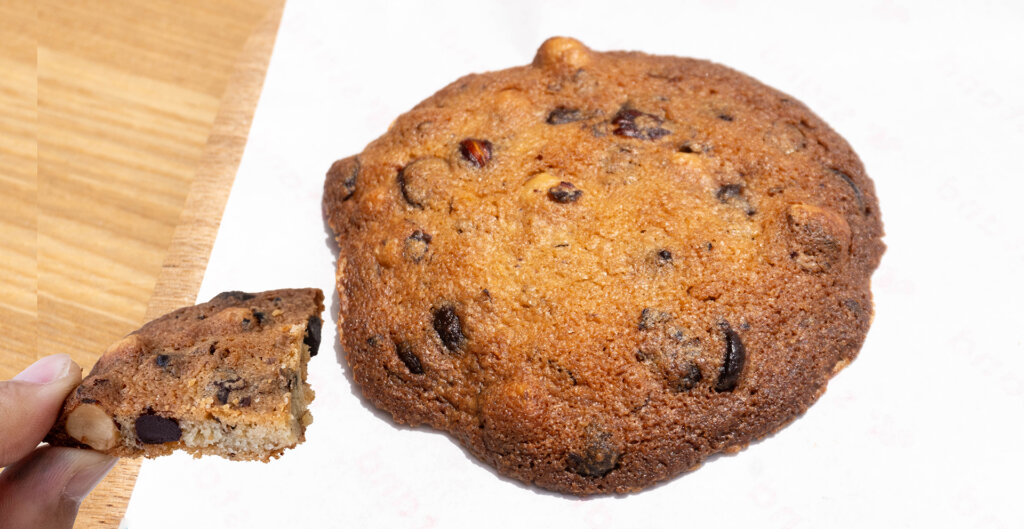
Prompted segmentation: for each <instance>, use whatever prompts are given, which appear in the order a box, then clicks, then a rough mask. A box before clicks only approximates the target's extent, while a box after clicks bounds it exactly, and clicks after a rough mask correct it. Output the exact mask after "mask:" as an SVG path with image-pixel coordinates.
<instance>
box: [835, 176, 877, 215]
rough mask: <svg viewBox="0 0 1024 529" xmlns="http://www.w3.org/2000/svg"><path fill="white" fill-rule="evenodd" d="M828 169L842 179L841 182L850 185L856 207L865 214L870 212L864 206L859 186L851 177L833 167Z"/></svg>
mask: <svg viewBox="0 0 1024 529" xmlns="http://www.w3.org/2000/svg"><path fill="white" fill-rule="evenodd" d="M828 170H829V171H831V172H832V174H834V175H836V176H838V177H839V178H840V179H842V181H843V182H846V185H848V186H850V189H851V190H852V191H853V196H854V198H856V199H857V207H858V208H860V210H861V211H862V212H864V214H865V215H867V214H868V213H870V212H869V211H868V209H867V208H865V207H864V194H863V193H861V191H860V188H859V187H857V184H856V183H854V181H853V178H852V177H850V175H848V174H846V173H844V172H842V171H840V170H839V169H836V168H834V167H829V168H828Z"/></svg>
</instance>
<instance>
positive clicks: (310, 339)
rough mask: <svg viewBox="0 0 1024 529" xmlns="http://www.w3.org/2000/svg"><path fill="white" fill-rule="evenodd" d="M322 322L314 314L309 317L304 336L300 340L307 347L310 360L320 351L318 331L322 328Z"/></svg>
mask: <svg viewBox="0 0 1024 529" xmlns="http://www.w3.org/2000/svg"><path fill="white" fill-rule="evenodd" d="M323 324H324V322H323V320H321V319H320V316H317V315H316V314H314V315H312V316H310V317H309V321H307V322H306V335H305V336H304V337H303V338H302V343H304V344H306V345H307V346H309V356H310V357H311V358H312V357H314V356H316V354H317V352H319V349H320V330H321V327H323Z"/></svg>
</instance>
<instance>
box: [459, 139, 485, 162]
mask: <svg viewBox="0 0 1024 529" xmlns="http://www.w3.org/2000/svg"><path fill="white" fill-rule="evenodd" d="M491 151H492V145H491V142H489V141H487V140H477V139H473V138H469V139H465V140H462V142H461V143H459V152H460V153H462V157H463V158H465V159H466V161H468V162H470V163H472V164H473V165H475V166H476V167H483V166H485V165H487V162H489V161H491Z"/></svg>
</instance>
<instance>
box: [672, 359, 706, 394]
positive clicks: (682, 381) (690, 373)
mask: <svg viewBox="0 0 1024 529" xmlns="http://www.w3.org/2000/svg"><path fill="white" fill-rule="evenodd" d="M703 378H704V374H703V373H701V372H700V366H698V365H697V364H695V363H693V362H687V363H686V364H684V365H683V368H682V372H680V373H677V376H676V377H674V379H673V380H670V383H671V385H672V386H673V389H675V390H676V391H689V390H691V389H693V388H694V387H695V386H696V385H697V383H698V382H700V381H701V380H702V379H703Z"/></svg>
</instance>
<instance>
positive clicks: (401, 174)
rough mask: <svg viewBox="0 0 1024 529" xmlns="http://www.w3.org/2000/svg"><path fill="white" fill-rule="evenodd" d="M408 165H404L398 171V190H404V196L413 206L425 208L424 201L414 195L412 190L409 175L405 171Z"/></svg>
mask: <svg viewBox="0 0 1024 529" xmlns="http://www.w3.org/2000/svg"><path fill="white" fill-rule="evenodd" d="M406 168H407V167H403V168H402V170H401V171H398V190H399V191H401V192H402V198H403V199H405V201H406V202H407V203H408V204H409V205H410V206H413V207H416V208H419V209H423V203H422V202H421V201H419V200H417V199H416V198H414V197H413V196H412V195H413V193H412V190H411V189H410V186H409V184H408V176H407V175H406V173H405V170H406Z"/></svg>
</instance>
